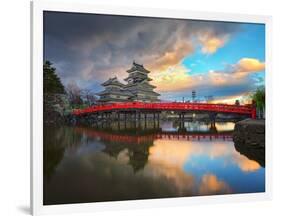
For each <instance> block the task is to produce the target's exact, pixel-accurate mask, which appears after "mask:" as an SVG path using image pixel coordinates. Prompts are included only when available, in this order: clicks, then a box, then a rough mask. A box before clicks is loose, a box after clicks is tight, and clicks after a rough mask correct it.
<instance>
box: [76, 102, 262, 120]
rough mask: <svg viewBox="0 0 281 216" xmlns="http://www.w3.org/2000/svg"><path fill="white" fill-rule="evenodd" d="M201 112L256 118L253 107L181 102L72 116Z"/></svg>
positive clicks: (109, 107) (116, 106)
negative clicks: (119, 112) (109, 113)
mask: <svg viewBox="0 0 281 216" xmlns="http://www.w3.org/2000/svg"><path fill="white" fill-rule="evenodd" d="M130 110H138V111H157V112H159V111H160V112H161V111H179V112H189V111H193V112H194V111H195V112H197V111H202V112H214V113H229V114H240V115H248V116H251V118H256V108H255V107H254V106H253V105H229V104H209V103H183V102H159V103H143V102H126V103H112V104H103V105H94V106H90V107H87V108H84V109H77V110H74V111H73V115H76V116H83V115H87V114H94V113H101V112H114V111H130Z"/></svg>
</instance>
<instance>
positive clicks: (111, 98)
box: [98, 62, 160, 103]
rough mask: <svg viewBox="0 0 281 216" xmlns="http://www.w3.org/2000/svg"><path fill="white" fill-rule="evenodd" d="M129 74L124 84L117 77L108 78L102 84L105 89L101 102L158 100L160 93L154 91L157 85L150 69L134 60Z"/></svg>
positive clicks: (128, 71) (100, 94)
mask: <svg viewBox="0 0 281 216" xmlns="http://www.w3.org/2000/svg"><path fill="white" fill-rule="evenodd" d="M127 73H128V74H129V75H128V77H127V78H126V79H124V80H125V81H126V82H127V83H126V84H123V83H121V82H120V81H118V79H117V78H116V77H114V78H110V79H108V80H107V81H106V82H104V83H103V84H102V85H103V86H104V87H105V90H104V91H102V92H99V93H98V95H99V96H100V99H99V102H101V103H116V102H127V101H141V102H157V101H159V99H158V96H159V95H160V94H158V93H156V92H155V91H154V88H156V86H153V85H151V84H150V83H149V82H150V81H152V79H151V78H149V77H148V73H150V71H148V70H147V69H145V68H144V67H143V65H140V64H137V63H135V62H133V65H132V67H131V68H130V69H129V70H127Z"/></svg>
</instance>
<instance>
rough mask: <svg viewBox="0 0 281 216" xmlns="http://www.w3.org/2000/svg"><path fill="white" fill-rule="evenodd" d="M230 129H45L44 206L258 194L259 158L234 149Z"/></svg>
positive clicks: (188, 125) (261, 179)
mask: <svg viewBox="0 0 281 216" xmlns="http://www.w3.org/2000/svg"><path fill="white" fill-rule="evenodd" d="M233 127H234V123H231V122H227V123H216V127H211V126H210V125H209V124H207V123H204V122H185V124H184V129H182V128H179V126H178V124H177V123H176V122H173V121H165V122H161V123H160V125H155V123H147V124H144V123H141V124H140V125H135V123H126V125H124V123H123V124H121V123H119V124H118V123H111V124H110V125H109V124H106V125H98V126H96V127H78V126H76V127H66V126H64V127H45V128H44V204H47V205H49V204H67V203H80V202H98V201H113V200H131V199H149V198H166V197H181V196H198V195H215V194H233V193H250V192H264V190H265V185H264V184H265V168H264V162H262V161H260V160H259V157H258V156H257V157H255V154H256V153H255V152H252V153H250V154H249V155H250V156H251V157H249V155H248V156H247V154H245V152H244V151H240V149H239V148H238V147H235V145H234V143H233V141H232V137H231V131H232V130H233ZM240 152H243V154H242V153H240ZM249 158H251V159H249Z"/></svg>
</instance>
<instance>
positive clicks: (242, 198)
mask: <svg viewBox="0 0 281 216" xmlns="http://www.w3.org/2000/svg"><path fill="white" fill-rule="evenodd" d="M43 11H62V12H81V13H94V14H114V15H128V16H148V17H165V18H181V19H193V20H210V21H230V22H247V23H262V24H265V26H266V95H267V97H266V104H267V109H266V191H265V192H264V193H250V194H232V195H218V196H217V195H215V196H200V197H181V198H165V199H151V200H137V201H114V202H98V203H81V204H67V205H48V206H44V205H43V73H41V71H42V68H43V67H42V66H43ZM31 17H32V20H31V23H32V32H31V42H32V43H31V44H32V46H31V66H32V72H31V83H32V89H31V98H32V102H31V108H32V110H31V116H32V119H31V127H32V128H31V140H32V143H31V164H32V166H31V209H32V214H33V215H44V214H52V213H56V214H59V213H78V212H94V211H104V210H110V211H114V210H120V209H135V208H150V207H165V206H180V205H191V204H204V203H205V204H206V203H208V204H210V203H211V204H212V203H225V202H246V201H256V200H268V199H271V197H272V181H271V179H272V146H273V143H272V133H271V131H272V124H271V122H272V100H271V95H272V85H271V83H272V82H271V79H272V71H271V17H269V16H257V15H244V14H228V13H213V12H212V13H211V12H204V13H202V12H193V11H185V10H180V11H178V10H164V9H152V8H132V7H116V6H103V5H96V4H93V3H77V2H76V3H68V2H67V1H59V0H58V1H47V0H40V1H33V2H32V4H31Z"/></svg>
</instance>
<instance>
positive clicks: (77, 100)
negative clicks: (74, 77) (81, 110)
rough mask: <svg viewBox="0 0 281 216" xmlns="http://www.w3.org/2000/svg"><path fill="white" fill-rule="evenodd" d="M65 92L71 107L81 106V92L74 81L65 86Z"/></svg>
mask: <svg viewBox="0 0 281 216" xmlns="http://www.w3.org/2000/svg"><path fill="white" fill-rule="evenodd" d="M66 92H67V95H68V99H69V102H70V104H71V105H74V106H76V105H81V104H83V101H82V98H81V93H82V90H81V89H80V88H79V86H78V85H77V83H76V82H75V81H72V82H70V83H68V84H67V86H66Z"/></svg>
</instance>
